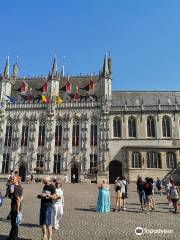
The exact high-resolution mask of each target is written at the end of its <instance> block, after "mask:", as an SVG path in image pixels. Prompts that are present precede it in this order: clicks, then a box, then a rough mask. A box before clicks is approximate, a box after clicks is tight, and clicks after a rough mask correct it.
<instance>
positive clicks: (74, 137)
mask: <svg viewBox="0 0 180 240" xmlns="http://www.w3.org/2000/svg"><path fill="white" fill-rule="evenodd" d="M72 146H74V147H75V146H76V147H77V146H79V119H75V120H74V122H73V132H72Z"/></svg>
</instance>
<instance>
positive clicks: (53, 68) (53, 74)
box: [51, 55, 58, 79]
mask: <svg viewBox="0 0 180 240" xmlns="http://www.w3.org/2000/svg"><path fill="white" fill-rule="evenodd" d="M57 76H58V71H57V59H56V55H55V56H54V60H53V66H52V73H51V77H52V79H56V78H57Z"/></svg>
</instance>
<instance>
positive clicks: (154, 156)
mask: <svg viewBox="0 0 180 240" xmlns="http://www.w3.org/2000/svg"><path fill="white" fill-rule="evenodd" d="M147 168H161V154H160V153H158V152H148V153H147Z"/></svg>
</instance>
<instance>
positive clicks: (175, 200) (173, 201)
mask: <svg viewBox="0 0 180 240" xmlns="http://www.w3.org/2000/svg"><path fill="white" fill-rule="evenodd" d="M171 201H172V203H174V204H176V203H177V202H178V201H179V199H171Z"/></svg>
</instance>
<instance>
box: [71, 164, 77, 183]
mask: <svg viewBox="0 0 180 240" xmlns="http://www.w3.org/2000/svg"><path fill="white" fill-rule="evenodd" d="M73 175H75V183H78V168H77V166H76V165H73V166H72V167H71V182H73Z"/></svg>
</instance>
